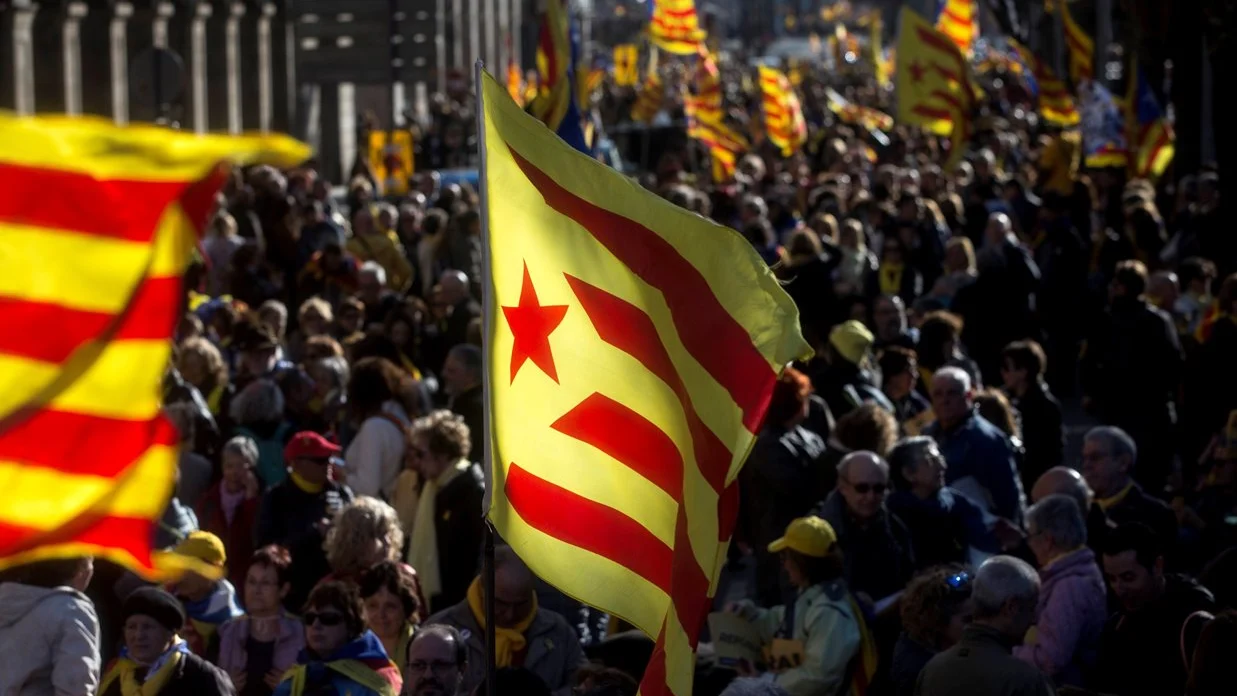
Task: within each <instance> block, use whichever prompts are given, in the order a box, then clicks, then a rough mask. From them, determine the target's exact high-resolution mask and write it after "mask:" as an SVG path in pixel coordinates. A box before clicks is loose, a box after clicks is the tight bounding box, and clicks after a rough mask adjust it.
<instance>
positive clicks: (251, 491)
mask: <svg viewBox="0 0 1237 696" xmlns="http://www.w3.org/2000/svg"><path fill="white" fill-rule="evenodd" d="M258 456H259V455H258V444H257V443H256V442H254V441H253V439H251V438H248V437H245V436H243V435H237V436H236V437H234V438H232V439H231V440H228V441H227V442H226V443H224V445H223V457H222V459H223V461H222V466H221V467H220V468H221V470H222V472H223V476H222V478H220V479H219V482H218V483H216V484H215V485H213V486H211V487H210V489H209V490H207V491H206V493H205V494H204V495H203V496H202V497H201V498H200V499H199V500H198V501H197V517H198V524H199V525H200V526H201V528H202V531H205V532H210V533H211V534H214V535H215V536H217V537H219V538H220V539H222V540H223V547H224V550H225V551H226V552H227V556H228V558H231V559H232V562H231V563H230V564H228V580H229V581H231V583H232V584H233V585H234V586H244V584H245V577H246V573H248V571H249V560H248V559H249V557H250V555H252V553H253V532H254V528H255V525H256V524H257V520H258V506H259V505H260V504H261V497H260V495H259V493H260V486H259V484H258V479H257V477H256V476H255V474H254V470H255V469H256V467H257V465H258Z"/></svg>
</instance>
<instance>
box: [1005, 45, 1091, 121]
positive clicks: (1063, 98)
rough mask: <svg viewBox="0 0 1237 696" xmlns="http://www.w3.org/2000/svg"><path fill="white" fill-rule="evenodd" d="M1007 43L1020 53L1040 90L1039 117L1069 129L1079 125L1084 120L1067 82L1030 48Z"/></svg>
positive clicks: (1019, 55)
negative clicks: (1059, 77)
mask: <svg viewBox="0 0 1237 696" xmlns="http://www.w3.org/2000/svg"><path fill="white" fill-rule="evenodd" d="M1006 41H1007V42H1009V45H1010V46H1011V47H1013V49H1014V51H1016V52H1017V53H1018V57H1019V58H1021V59H1022V62H1023V63H1025V64H1026V66H1027V69H1028V70H1030V71H1031V77H1033V78H1034V79H1035V84H1036V87H1037V88H1038V90H1039V99H1038V102H1039V104H1038V106H1039V115H1040V116H1043V117H1044V120H1046V121H1048V122H1049V123H1051V124H1054V125H1057V126H1062V127H1066V128H1068V127H1071V126H1076V125H1078V123H1079V122H1080V121H1081V120H1082V119H1081V116H1080V115H1079V113H1078V107H1077V105H1076V104H1075V103H1074V97H1073V95H1072V94H1070V91H1069V88H1068V87H1067V86H1066V85H1065V82H1064V81H1063V80H1060V79H1058V78H1057V76H1056V73H1054V72H1053V71H1052V68H1049V67H1048V66H1047V65H1046V64H1045V63H1044V61H1042V60H1040V58H1039V56H1037V55H1035V54H1034V53H1032V52H1031V50H1030V49H1029V48H1027V47H1026V46H1023V45H1022V44H1021V43H1018V42H1017V41H1015V40H1014V39H1010V38H1007V39H1006Z"/></svg>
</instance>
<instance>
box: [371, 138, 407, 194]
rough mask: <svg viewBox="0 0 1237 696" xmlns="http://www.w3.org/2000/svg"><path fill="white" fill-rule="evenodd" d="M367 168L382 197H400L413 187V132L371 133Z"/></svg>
mask: <svg viewBox="0 0 1237 696" xmlns="http://www.w3.org/2000/svg"><path fill="white" fill-rule="evenodd" d="M369 168H370V171H371V172H373V175H374V180H375V181H377V182H378V187H379V188H380V189H381V191H382V194H383V195H387V196H391V195H394V196H402V195H404V194H405V193H408V189H410V188H411V187H412V175H413V172H414V171H415V170H414V166H413V151H412V132H411V131H407V130H403V129H396V130H394V131H391V132H389V133H388V132H387V131H385V130H381V129H378V130H373V131H370V134H369Z"/></svg>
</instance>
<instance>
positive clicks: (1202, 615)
mask: <svg viewBox="0 0 1237 696" xmlns="http://www.w3.org/2000/svg"><path fill="white" fill-rule="evenodd" d="M1214 618H1215V616H1214V615H1213V614H1212V613H1211V612H1207V611H1202V610H1201V609H1200V610H1199V611H1196V612H1194V613H1193V614H1190V615H1189V616H1187V617H1185V621H1182V622H1181V635H1180V636H1179V637H1178V641H1179V645H1180V648H1181V664H1183V665H1185V671H1186V672H1189V671H1190V663H1191V662H1193V661H1194V647H1195V645H1197V643H1198V634H1194V640H1193V641H1192V643H1193V644H1191V645H1190V646H1189V650H1187V649H1186V632H1187V631H1188V630H1189V629H1190V624H1191V622H1193V621H1194V620H1195V619H1202V621H1203V625H1204V626H1206V625H1207V624H1208V623H1209V622H1210V621H1211V620H1212V619H1214ZM1199 630H1200V631H1201V630H1202V629H1201V628H1200V629H1199Z"/></svg>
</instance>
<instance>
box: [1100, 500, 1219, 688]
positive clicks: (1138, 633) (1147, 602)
mask: <svg viewBox="0 0 1237 696" xmlns="http://www.w3.org/2000/svg"><path fill="white" fill-rule="evenodd" d="M1164 549H1165V545H1164V542H1163V540H1162V538H1161V537H1160V535H1158V534H1156V533H1155V532H1154V531H1153V530H1152V529H1151V528H1150V527H1147V526H1146V525H1143V524H1140V523H1138V522H1129V523H1125V524H1122V525H1120V526H1119V527H1117V529H1116V530H1115V531H1113V532H1112V533H1111V534H1109V535H1108V538H1107V540H1106V541H1105V548H1104V558H1103V563H1104V575H1105V577H1106V578H1107V579H1108V584H1109V586H1110V587H1111V588H1112V592H1113V594H1115V595H1116V596H1117V599H1118V600H1119V601H1120V603H1121V609H1120V610H1119V611H1118V612H1117V613H1116V614H1114V615H1112V616H1111V617H1109V619H1108V622H1107V623H1106V624H1104V630H1103V633H1102V634H1101V635H1100V643H1099V656H1098V658H1097V661H1096V666H1095V677H1094V686H1095V687H1096V688H1098V689H1099V690H1100V691H1101V692H1103V693H1110V694H1116V695H1117V696H1134V695H1135V694H1177V693H1182V691H1183V690H1184V689H1185V682H1186V676H1187V670H1188V669H1189V667H1190V659H1191V656H1192V655H1193V652H1194V645H1195V643H1196V642H1197V641H1198V636H1199V632H1200V631H1201V630H1202V627H1203V625H1204V624H1206V623H1207V621H1208V620H1209V619H1210V618H1211V614H1210V613H1209V612H1211V611H1212V610H1213V609H1214V606H1215V604H1214V600H1213V598H1212V595H1211V593H1210V592H1209V591H1208V590H1207V589H1206V588H1204V587H1202V586H1201V585H1199V584H1198V583H1196V582H1195V581H1194V580H1193V579H1191V578H1188V577H1185V576H1181V575H1173V574H1169V573H1165V572H1164Z"/></svg>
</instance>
